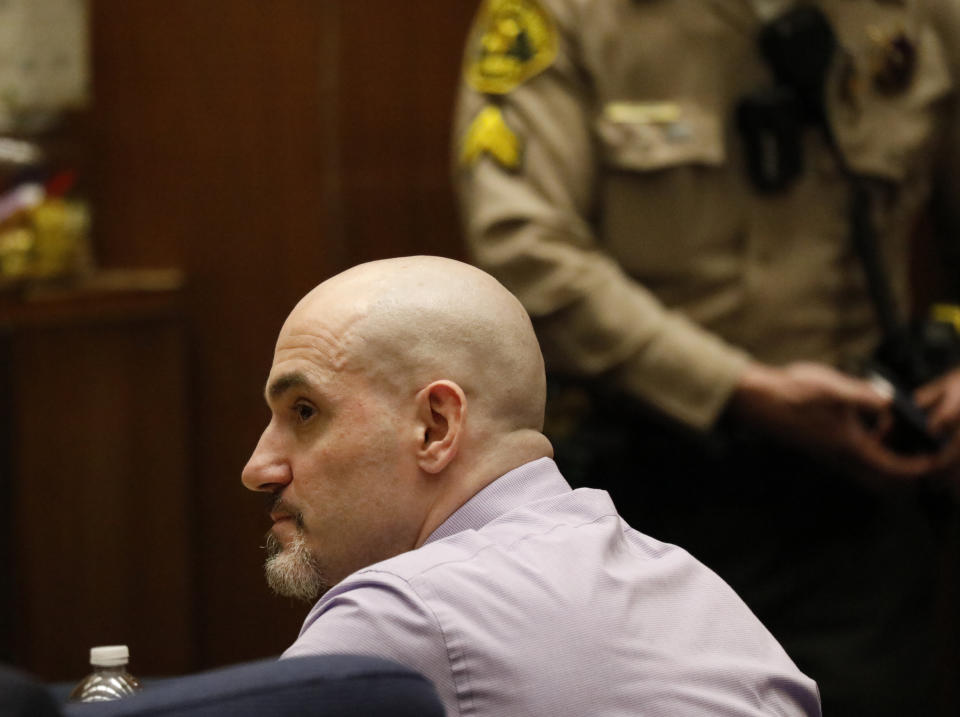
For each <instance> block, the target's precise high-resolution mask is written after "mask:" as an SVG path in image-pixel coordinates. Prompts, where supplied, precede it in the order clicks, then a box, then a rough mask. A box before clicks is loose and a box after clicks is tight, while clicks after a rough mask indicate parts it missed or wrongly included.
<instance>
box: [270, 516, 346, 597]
mask: <svg viewBox="0 0 960 717" xmlns="http://www.w3.org/2000/svg"><path fill="white" fill-rule="evenodd" d="M264 547H265V548H266V550H267V560H266V562H265V563H264V566H263V570H264V574H265V576H266V578H267V585H269V586H270V589H271V590H273V591H274V592H275V593H277V594H278V595H283V596H284V597H291V598H295V599H297V600H303V601H304V602H314V601H315V600H317V598H319V597H320V596H321V595H323V594H324V593H325V592H326V591H327V590H329V589H330V585H329V583H328V582H327V580H326V578H325V577H324V575H323V570H322V569H321V568H320V565H319V563H318V561H317V559H316V557H315V556H314V555H313V553H312V552H311V551H310V548H309V547H308V546H307V540H306V537H305V535H304V531H303V528H302V527H301V525H300V521H299V520H298V521H297V532H296V534H295V535H294V537H293V539H292V540H291V541H290V544H289V545H287V546H286V547H284V545H283V543H282V542H280V540H279V539H278V538H277V536H275V535H274V534H273V531H270V532H268V533H267V537H266V545H265V546H264Z"/></svg>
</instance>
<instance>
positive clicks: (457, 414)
mask: <svg viewBox="0 0 960 717" xmlns="http://www.w3.org/2000/svg"><path fill="white" fill-rule="evenodd" d="M416 401H417V417H418V419H419V425H420V430H421V435H420V441H421V442H420V448H419V449H418V451H417V462H418V463H419V464H420V467H421V468H422V469H423V470H424V471H426V472H427V473H439V472H440V471H442V470H443V469H444V468H446V467H447V465H448V464H449V463H450V461H452V460H453V459H454V458H455V457H456V455H457V451H458V449H459V447H460V439H461V437H462V436H463V428H464V420H465V419H466V416H467V396H466V394H465V393H464V392H463V389H462V388H460V387H459V386H458V385H457V384H455V383H454V382H453V381H447V380H442V381H434V382H433V383H431V384H430V385H429V386H427V387H425V388H423V389H421V390H420V392H419V393H418V394H417V398H416Z"/></svg>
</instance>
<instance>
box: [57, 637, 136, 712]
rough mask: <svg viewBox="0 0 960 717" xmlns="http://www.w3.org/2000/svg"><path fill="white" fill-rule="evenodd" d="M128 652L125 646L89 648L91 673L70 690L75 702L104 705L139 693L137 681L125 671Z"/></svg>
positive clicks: (72, 699)
mask: <svg viewBox="0 0 960 717" xmlns="http://www.w3.org/2000/svg"><path fill="white" fill-rule="evenodd" d="M129 661H130V650H128V649H127V646H126V645H107V646H104V647H91V648H90V664H91V665H92V666H93V672H91V673H90V674H89V675H87V676H86V677H85V678H84V679H83V681H82V682H81V683H80V684H79V685H77V686H76V687H74V688H73V692H71V693H70V699H71V701H74V702H107V701H109V700H119V699H120V698H121V697H126V696H127V695H132V694H133V693H134V692H138V691H139V690H140V689H141V688H142V686H141V685H140V680H138V679H137V678H136V677H134V676H133V675H131V674H130V673H129V672H127V663H128V662H129Z"/></svg>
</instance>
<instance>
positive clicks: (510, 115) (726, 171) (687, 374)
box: [454, 0, 960, 428]
mask: <svg viewBox="0 0 960 717" xmlns="http://www.w3.org/2000/svg"><path fill="white" fill-rule="evenodd" d="M820 4H821V5H822V8H823V10H824V12H825V13H826V14H827V16H828V17H829V19H830V21H831V25H832V27H833V28H834V32H835V34H836V35H837V40H838V43H839V44H840V47H841V50H840V51H838V52H837V53H836V54H835V56H834V61H833V63H832V65H831V69H830V71H829V76H828V80H827V87H826V104H827V108H828V114H829V119H830V123H831V125H832V128H833V132H834V135H835V137H836V141H837V144H838V145H839V146H840V148H841V149H842V151H843V153H844V155H845V157H846V162H847V163H848V165H849V166H850V167H851V168H852V169H853V170H855V171H857V172H859V173H864V174H869V175H871V176H875V177H878V178H880V179H882V180H887V181H888V182H890V183H892V186H893V187H894V190H893V191H887V192H885V193H883V197H880V196H879V195H878V197H877V199H878V200H882V201H877V202H875V216H874V223H875V225H876V226H877V228H878V234H879V236H880V237H881V244H882V250H883V253H884V257H885V259H886V262H887V267H888V272H889V273H890V274H891V277H892V280H893V285H894V290H895V293H896V295H897V296H898V298H899V300H900V302H901V305H902V304H903V303H904V302H905V301H906V297H907V294H908V287H907V278H908V277H907V247H908V242H909V239H910V237H911V235H912V233H913V232H914V230H915V224H916V221H917V218H918V216H919V214H920V213H921V211H922V210H923V208H924V207H925V206H926V203H927V201H928V200H929V198H930V196H931V191H933V190H937V191H944V192H948V193H949V194H950V202H952V204H948V205H947V206H951V207H952V208H953V209H954V210H957V208H958V207H960V191H958V180H957V177H958V175H960V149H958V147H960V127H958V124H960V121H958V119H957V116H956V114H955V112H956V109H955V104H956V91H957V87H958V86H960V72H958V68H960V57H958V52H960V50H958V48H960V3H958V2H957V1H956V0H939V1H937V2H925V3H922V2H914V1H911V0H824V1H823V2H822V3H820ZM777 5H789V3H778V2H777V0H752V1H751V0H540V2H539V3H537V2H534V1H533V0H488V1H487V2H485V3H484V4H483V5H482V6H481V9H480V13H479V15H478V18H477V21H476V24H475V29H474V32H473V34H472V36H471V40H470V41H469V43H468V48H467V51H466V57H465V65H464V68H465V72H464V76H465V80H464V82H463V84H462V90H461V94H460V98H459V103H458V108H457V115H456V126H455V132H454V138H455V141H456V143H457V146H456V157H457V169H456V182H457V188H458V193H459V197H460V200H461V205H462V210H463V219H464V226H465V231H466V235H467V237H468V241H469V244H470V246H471V249H472V251H473V253H474V257H475V260H476V261H477V262H478V263H479V264H480V265H481V266H483V267H484V268H486V269H487V270H489V271H491V272H492V273H493V274H494V275H496V276H497V277H498V278H500V279H501V281H503V282H504V283H505V285H506V286H507V287H508V288H509V289H511V290H512V291H514V292H515V293H516V294H517V295H518V296H519V297H520V299H521V300H522V301H523V303H524V304H525V306H526V307H527V309H528V311H529V312H530V313H531V315H532V316H533V317H534V320H535V322H536V325H537V328H538V332H539V334H540V337H541V341H542V343H543V347H544V353H545V356H546V359H547V364H548V367H550V368H551V369H552V370H555V371H561V372H567V373H575V374H579V375H585V376H599V375H603V376H605V377H606V378H607V379H608V380H611V381H613V382H614V383H615V385H618V386H619V387H620V388H622V389H624V390H626V391H628V392H629V393H630V394H632V395H633V396H635V397H637V398H640V399H642V400H643V401H645V402H647V403H649V404H652V405H653V406H655V407H657V408H658V409H660V410H662V411H664V412H665V413H667V414H668V415H670V416H672V417H674V418H676V419H678V420H680V421H683V422H685V423H687V424H688V425H691V426H695V427H701V428H705V427H708V426H710V425H711V424H712V423H713V421H714V420H715V419H716V417H717V415H718V414H719V412H720V411H721V409H722V408H723V406H724V404H725V403H726V401H727V400H728V398H729V396H730V394H731V392H732V390H733V389H734V386H735V384H736V382H737V380H738V377H739V375H740V373H741V371H742V370H743V368H744V366H745V365H746V363H747V361H748V360H749V358H750V357H751V356H752V357H754V358H756V359H758V360H761V361H764V362H769V363H772V364H782V363H785V362H788V361H793V360H800V359H809V360H817V361H824V362H827V363H830V364H833V365H844V364H845V363H846V362H847V361H849V360H850V359H851V358H853V357H857V356H860V357H862V356H864V355H865V354H866V353H868V352H869V350H870V348H871V347H872V345H873V344H874V343H875V342H876V340H877V339H878V329H877V324H876V319H875V317H874V312H873V307H872V305H871V303H870V301H869V298H868V296H867V293H866V282H865V278H864V275H863V271H862V269H861V267H860V264H859V261H858V259H857V258H856V255H855V254H854V252H853V249H852V245H851V241H850V226H849V218H848V217H849V193H850V188H849V183H848V181H847V179H846V178H845V177H844V175H843V174H842V172H841V171H840V168H839V167H838V163H837V161H836V159H835V156H834V155H833V154H832V153H831V151H830V150H829V148H828V147H827V145H826V143H825V141H824V139H823V138H822V135H821V133H819V132H817V131H815V130H814V129H808V130H807V131H806V132H805V133H804V148H803V157H804V163H805V167H804V171H803V172H802V174H801V175H800V177H799V178H798V179H797V181H795V182H794V183H793V184H792V185H791V186H790V187H789V188H788V190H787V191H785V192H782V193H780V194H773V195H769V194H768V195H763V194H760V193H758V192H757V191H756V190H755V189H754V188H753V186H752V185H751V183H750V180H749V178H748V175H747V170H746V166H745V158H744V153H743V146H742V141H741V138H740V137H739V135H738V132H737V129H736V126H735V122H734V116H735V108H736V106H737V104H738V102H739V101H740V99H741V98H742V97H744V96H745V95H746V94H747V93H749V92H751V91H754V90H756V89H758V88H760V87H763V86H766V85H770V84H772V79H771V74H770V72H769V70H768V68H767V67H766V65H765V64H764V62H763V60H762V58H761V57H760V53H759V52H758V50H757V36H758V32H759V30H760V27H761V24H762V22H763V20H762V19H761V17H763V16H764V15H765V14H770V10H771V7H772V6H777ZM774 9H775V8H774ZM898 42H899V43H900V44H899V45H898ZM511 43H513V44H512V45H511ZM904 46H905V47H906V52H907V54H908V55H911V56H912V60H910V58H907V65H906V67H907V68H908V71H907V72H906V73H904V72H903V71H902V66H898V65H897V64H896V61H897V60H898V59H903V58H902V57H897V56H894V55H892V54H891V53H894V52H895V51H896V48H898V47H899V48H900V49H901V51H902V50H903V48H904ZM504 48H507V49H506V50H505V49H504ZM510 48H512V49H510ZM518 48H519V50H518ZM498 53H499V54H500V55H501V56H499V57H498ZM481 55H486V56H487V57H488V58H492V60H493V61H500V60H503V57H502V56H504V55H506V56H507V59H508V60H509V59H510V58H511V57H512V58H516V57H519V58H520V61H519V62H515V63H514V65H515V66H516V67H519V68H520V71H519V74H517V73H516V72H515V73H514V75H513V79H512V80H510V73H509V72H508V73H507V75H508V80H507V81H506V82H501V83H497V82H492V83H491V82H485V81H484V80H483V79H482V78H481V80H476V79H471V76H472V75H474V74H475V73H476V70H477V63H478V58H480V57H481ZM531 58H532V59H531ZM891 63H893V65H892V66H893V69H892V70H891ZM898 67H899V68H900V69H899V72H900V74H899V75H897V74H896V72H897V71H898ZM494 69H496V66H494ZM508 69H509V68H508ZM891 71H892V72H894V80H896V81H899V82H900V84H899V85H897V86H895V87H894V88H893V89H891V88H890V87H889V86H886V87H882V86H881V85H882V84H883V83H882V80H883V79H884V77H885V75H884V74H883V73H885V72H891ZM526 75H529V76H526ZM888 84H889V83H888ZM894 84H896V82H895V83H894ZM490 108H493V110H492V112H493V113H494V114H493V115H491V116H490V117H487V116H484V119H486V120H489V121H490V123H492V125H493V126H494V128H495V129H494V130H493V131H492V136H494V137H495V139H494V140H490V139H489V137H488V139H487V140H484V139H483V137H484V135H483V134H482V133H481V134H480V135H478V134H477V132H478V126H479V120H478V118H480V117H481V115H482V113H484V112H485V111H487V112H488V113H489V112H491V110H490ZM504 130H506V131H504ZM478 136H480V137H481V139H480V140H479V141H478V140H477V137H478ZM505 139H506V140H509V141H508V142H507V144H508V145H509V144H510V142H512V143H513V145H512V149H513V154H511V152H510V151H505V150H504V151H499V152H498V151H497V142H500V144H501V147H502V144H503V141H504V140H505ZM508 149H509V147H508ZM941 163H942V164H943V165H944V166H947V167H949V169H950V170H951V174H947V175H945V176H944V177H943V178H941V177H940V175H938V174H937V171H938V166H939V165H940V164H941ZM955 218H956V211H954V212H953V219H955ZM951 230H952V227H951Z"/></svg>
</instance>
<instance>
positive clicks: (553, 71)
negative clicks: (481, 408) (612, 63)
mask: <svg viewBox="0 0 960 717" xmlns="http://www.w3.org/2000/svg"><path fill="white" fill-rule="evenodd" d="M505 6H512V7H513V8H514V9H515V8H516V7H518V6H521V7H526V8H528V9H531V8H532V11H535V12H543V16H545V17H546V18H547V21H548V22H549V23H551V24H549V25H548V26H547V28H546V31H547V32H552V33H553V36H552V37H553V38H554V39H555V44H554V45H552V46H551V45H549V42H548V41H547V42H546V43H545V45H544V44H542V45H540V46H537V45H536V44H533V46H532V47H531V43H529V42H526V45H525V47H524V49H525V53H516V52H514V53H513V57H514V58H515V57H517V56H518V54H519V56H522V57H526V58H533V60H531V62H535V61H537V55H536V53H537V52H540V51H541V50H544V46H545V47H546V51H547V52H548V56H547V57H546V58H545V57H544V56H543V55H541V56H540V57H539V62H540V63H541V64H544V65H545V67H542V68H540V67H536V66H532V70H531V72H534V73H535V74H534V76H530V77H527V76H525V75H528V74H531V73H530V72H526V73H525V72H524V71H523V69H522V63H520V64H521V70H520V72H519V73H518V74H517V75H516V76H515V77H514V81H513V82H511V81H510V74H509V65H507V67H508V71H507V72H506V73H505V80H504V78H503V77H501V78H498V79H501V80H504V81H503V82H501V83H500V84H499V85H498V84H496V83H485V82H484V81H483V79H482V77H481V79H480V80H479V81H478V80H477V73H478V67H477V63H478V61H479V59H478V53H483V52H490V53H493V54H494V55H495V53H496V52H497V48H498V44H497V43H498V42H499V43H500V45H499V47H507V45H508V44H509V39H508V40H504V38H503V37H501V36H496V33H495V32H494V31H493V30H490V28H491V27H494V26H496V27H499V28H501V29H502V28H506V29H507V30H508V31H509V30H516V26H515V25H514V26H511V25H510V24H509V23H508V22H507V23H506V24H502V23H501V24H500V25H498V26H497V25H496V23H495V22H494V23H491V15H495V14H496V12H497V11H498V8H500V9H502V8H504V7H505ZM578 7H579V4H577V3H572V2H560V1H557V0H550V1H549V2H543V3H541V4H538V3H536V2H533V0H529V1H527V2H509V3H507V2H498V0H488V1H487V2H485V3H484V4H483V5H482V6H481V9H480V13H479V15H478V17H477V20H476V21H475V25H474V30H473V33H472V34H471V40H470V41H468V45H467V50H466V53H465V58H464V79H463V81H462V83H461V89H460V94H459V98H458V104H457V110H456V119H455V126H454V160H455V183H456V188H457V193H458V197H459V201H460V205H461V213H462V219H463V225H464V231H465V235H466V237H467V241H468V244H469V247H470V250H471V252H472V254H473V257H474V260H475V261H476V262H477V263H478V264H479V265H480V266H482V267H483V268H485V269H487V270H488V271H490V272H491V273H492V274H494V275H495V276H497V277H498V278H499V279H500V280H501V281H502V282H503V283H504V284H505V285H506V286H507V287H508V288H509V289H510V290H511V291H513V292H514V293H515V294H516V295H517V296H518V297H519V298H520V300H521V301H522V302H523V304H524V305H525V306H526V307H527V310H528V311H529V312H530V314H531V316H532V317H533V319H534V321H535V323H536V326H537V330H538V333H539V336H540V339H541V342H542V344H543V348H544V353H545V355H546V357H547V362H548V365H549V366H550V367H551V369H553V370H558V371H563V372H568V373H574V374H579V375H586V376H598V375H600V374H605V375H606V376H607V377H608V378H609V379H611V380H613V381H614V382H615V383H616V384H617V385H619V386H620V387H621V388H622V389H624V390H626V391H628V392H629V393H630V394H632V395H634V396H635V397H638V398H640V399H641V400H643V401H645V402H648V403H649V404H652V405H653V406H655V407H657V408H658V409H660V410H662V411H664V412H665V413H667V414H668V415H670V416H672V417H673V418H675V419H678V420H680V421H682V422H684V423H687V424H688V425H691V426H694V427H698V428H706V427H708V426H710V425H711V424H712V422H713V421H714V420H715V418H716V417H717V415H718V414H719V412H720V411H721V409H722V407H723V406H724V404H725V403H726V401H727V399H728V398H729V396H730V394H731V392H732V391H733V388H734V386H735V384H736V382H737V380H738V378H739V375H740V373H741V371H742V370H743V368H744V366H745V364H746V363H747V361H748V358H747V356H746V355H745V354H744V353H743V352H742V351H740V350H739V349H736V348H734V347H733V346H730V345H729V344H726V343H725V342H724V341H722V340H721V339H719V338H718V337H716V336H714V335H712V334H710V333H709V332H707V331H705V330H704V329H703V328H701V327H700V326H698V325H696V324H695V323H693V322H692V321H689V320H687V319H686V318H685V317H683V316H681V315H679V314H677V313H675V312H671V311H668V310H667V309H666V308H665V307H664V306H663V305H662V304H661V303H660V302H659V301H658V300H657V298H656V297H655V296H654V295H653V294H651V292H650V291H648V290H647V289H646V288H645V287H643V286H641V285H640V284H639V283H637V282H636V281H634V280H633V279H631V278H630V277H629V276H628V275H627V274H626V273H624V271H622V270H621V268H620V267H619V266H618V265H617V263H616V262H615V261H614V260H613V259H612V258H611V257H610V256H609V255H608V254H607V253H606V252H605V251H604V249H603V247H602V246H601V244H600V242H599V241H598V238H597V236H596V235H595V233H594V230H593V227H592V225H591V220H592V218H593V217H592V215H593V214H594V212H595V211H596V207H595V203H594V201H595V193H596V191H597V182H598V181H599V178H598V169H599V167H598V164H597V163H598V159H597V156H596V154H595V148H594V140H593V138H592V134H591V121H592V109H591V106H592V105H591V100H590V97H591V92H592V89H593V86H592V82H591V80H590V77H589V73H588V71H587V70H586V69H585V68H584V67H582V66H580V65H579V64H578V61H577V55H578V51H577V44H576V43H577V40H576V38H575V37H574V35H573V34H572V32H571V31H570V28H573V27H577V26H578V23H579V22H580V18H579V17H577V13H578V9H577V8H578ZM548 12H549V14H547V13H548ZM496 19H497V18H494V20H496ZM499 19H500V20H505V21H506V20H510V19H511V18H503V17H501V18H499ZM513 19H514V20H515V18H513ZM523 21H524V20H523V19H522V17H521V19H520V22H521V24H522V22H523ZM535 21H536V19H534V20H531V22H535ZM520 30H521V31H523V30H524V28H523V27H522V26H521V27H520ZM544 32H545V31H544V30H543V29H542V28H539V29H538V28H533V31H531V32H530V33H528V36H529V37H533V38H542V37H543V36H544V34H543V33H544ZM484 33H486V36H485V35H484ZM478 48H484V49H478ZM507 49H508V50H509V48H507ZM514 49H516V48H514ZM487 59H488V60H490V61H491V67H492V68H493V70H497V69H499V68H500V66H499V65H497V64H496V63H495V62H493V61H494V60H497V59H498V58H497V57H495V56H494V57H488V58H487ZM508 59H509V58H508ZM636 241H637V242H638V243H640V242H644V241H654V242H669V241H670V237H662V236H657V237H651V236H646V235H645V234H644V228H643V227H642V226H638V227H636Z"/></svg>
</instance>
